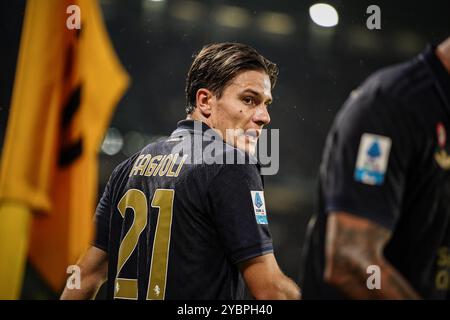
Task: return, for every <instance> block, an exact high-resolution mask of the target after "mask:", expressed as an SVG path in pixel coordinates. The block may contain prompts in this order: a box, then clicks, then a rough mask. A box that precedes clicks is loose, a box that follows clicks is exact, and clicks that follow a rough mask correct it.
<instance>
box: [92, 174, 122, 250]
mask: <svg viewBox="0 0 450 320" xmlns="http://www.w3.org/2000/svg"><path fill="white" fill-rule="evenodd" d="M115 172H116V170H115V171H114V172H113V173H112V174H111V177H110V178H109V180H108V183H107V184H106V187H105V190H104V191H103V195H102V197H101V198H100V201H99V202H98V205H97V208H96V210H95V219H94V220H95V238H94V242H93V245H94V246H95V247H97V248H99V249H102V250H103V251H105V252H108V243H109V222H110V219H111V214H112V210H111V198H112V194H111V192H112V184H113V177H114V173H115Z"/></svg>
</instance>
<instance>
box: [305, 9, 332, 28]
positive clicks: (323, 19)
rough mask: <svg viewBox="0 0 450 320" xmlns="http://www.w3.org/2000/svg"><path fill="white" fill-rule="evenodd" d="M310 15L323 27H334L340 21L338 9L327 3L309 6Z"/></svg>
mask: <svg viewBox="0 0 450 320" xmlns="http://www.w3.org/2000/svg"><path fill="white" fill-rule="evenodd" d="M309 15H310V17H311V19H312V21H314V23H316V24H317V25H319V26H321V27H327V28H329V27H334V26H336V25H337V24H338V22H339V15H338V13H337V11H336V9H335V8H334V7H333V6H331V5H329V4H326V3H316V4H314V5H312V6H311V7H310V8H309Z"/></svg>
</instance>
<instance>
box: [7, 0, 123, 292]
mask: <svg viewBox="0 0 450 320" xmlns="http://www.w3.org/2000/svg"><path fill="white" fill-rule="evenodd" d="M77 19H80V21H79V22H80V23H77ZM77 25H78V26H77ZM78 27H80V28H78ZM127 86H128V75H127V74H126V72H125V71H124V70H123V68H122V66H121V65H120V63H119V61H118V59H117V57H116V55H115V53H114V50H113V48H112V46H111V44H110V42H109V39H108V35H107V33H106V31H105V27H104V25H103V22H102V18H101V14H100V9H99V7H98V4H97V2H96V1H94V0H70V1H62V0H45V1H41V0H28V3H27V8H26V13H25V20H24V25H23V30H22V37H21V43H20V50H19V57H18V61H17V69H16V77H15V82H14V90H13V95H12V104H11V109H10V114H9V119H8V127H7V131H6V138H5V142H4V147H3V151H2V158H1V163H0V221H1V223H0V299H16V298H18V296H19V294H20V289H21V282H22V276H23V268H24V261H25V255H26V252H27V251H26V250H27V244H29V250H28V252H29V256H30V259H31V262H32V264H33V265H34V266H35V267H36V269H37V270H38V271H39V273H40V274H41V275H42V276H43V277H44V278H45V279H46V280H47V281H48V283H49V284H50V286H51V287H52V288H53V289H54V290H57V291H59V290H61V289H62V288H63V286H64V284H65V279H66V276H67V274H66V269H67V267H68V265H70V264H74V263H75V262H76V260H77V259H78V257H79V256H80V255H81V254H82V253H83V252H84V251H85V250H86V249H87V247H88V246H89V243H90V241H91V238H92V234H93V225H92V221H93V214H94V210H95V202H96V200H97V152H98V149H99V146H100V143H101V141H102V138H103V135H104V133H105V130H106V128H107V126H108V123H109V121H110V118H111V116H112V113H113V110H114V107H115V105H116V104H117V102H118V101H119V99H120V98H121V96H122V94H123V92H124V91H125V89H126V88H127ZM30 213H33V215H32V222H31V224H29V222H28V221H30V220H31V219H30V218H29V215H30ZM28 229H30V232H28ZM28 237H30V238H29V239H28Z"/></svg>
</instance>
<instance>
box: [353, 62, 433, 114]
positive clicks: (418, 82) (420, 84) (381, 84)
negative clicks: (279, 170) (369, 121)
mask: <svg viewBox="0 0 450 320" xmlns="http://www.w3.org/2000/svg"><path fill="white" fill-rule="evenodd" d="M432 85H433V78H432V77H431V76H430V72H429V70H428V68H426V66H425V65H424V64H423V63H422V62H421V61H420V59H419V58H418V57H414V58H413V59H411V60H408V61H406V62H402V63H398V64H395V65H391V66H388V67H385V68H381V69H379V70H377V71H375V72H374V73H373V74H371V75H370V76H369V77H368V78H367V79H366V80H365V81H364V82H363V83H362V85H361V86H360V87H359V88H358V89H356V90H355V91H354V92H353V93H352V95H351V96H350V99H351V98H353V100H354V101H356V102H361V103H362V104H367V103H369V104H373V105H375V106H377V105H378V104H380V105H386V104H388V105H389V104H390V105H393V104H395V105H396V107H402V106H408V105H410V103H409V102H414V100H415V97H416V96H417V95H418V94H420V93H421V92H423V91H424V90H427V89H429V88H430V87H431V86H432Z"/></svg>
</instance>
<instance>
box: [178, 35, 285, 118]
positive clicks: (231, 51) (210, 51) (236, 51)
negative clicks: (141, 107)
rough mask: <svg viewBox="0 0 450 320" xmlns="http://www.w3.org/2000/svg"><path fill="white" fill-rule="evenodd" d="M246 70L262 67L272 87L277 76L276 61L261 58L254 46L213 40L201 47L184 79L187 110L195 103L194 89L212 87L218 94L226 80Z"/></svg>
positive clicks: (191, 109)
mask: <svg viewBox="0 0 450 320" xmlns="http://www.w3.org/2000/svg"><path fill="white" fill-rule="evenodd" d="M246 70H262V71H264V72H266V73H267V75H268V76H269V78H270V84H271V87H272V89H273V88H274V87H275V84H276V82H277V76H278V67H277V65H276V64H275V63H273V62H271V61H269V60H268V59H266V58H264V57H263V56H262V55H261V54H259V53H258V52H257V51H256V50H255V49H254V48H252V47H250V46H248V45H245V44H242V43H230V42H226V43H214V44H210V45H207V46H205V47H203V49H202V50H201V51H200V52H199V53H198V54H197V55H196V56H195V59H194V61H193V62H192V65H191V68H190V69H189V72H188V75H187V79H186V89H185V93H186V113H187V114H190V113H192V111H194V109H195V107H196V95H197V91H198V90H199V89H201V88H206V89H208V90H211V91H212V92H213V93H214V94H215V95H216V96H217V97H219V98H220V97H221V95H222V93H223V90H224V89H225V87H226V86H227V85H228V83H229V82H230V81H231V80H232V79H233V78H234V77H236V76H237V75H238V74H239V73H241V72H242V71H246Z"/></svg>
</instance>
